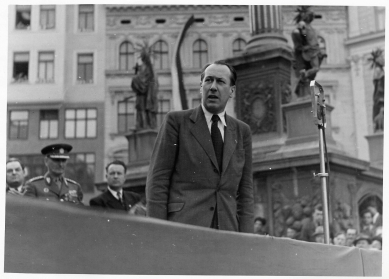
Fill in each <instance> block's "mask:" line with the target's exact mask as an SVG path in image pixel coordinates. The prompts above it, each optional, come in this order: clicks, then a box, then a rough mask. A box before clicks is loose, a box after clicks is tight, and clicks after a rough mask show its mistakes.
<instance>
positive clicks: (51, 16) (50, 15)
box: [40, 5, 55, 29]
mask: <svg viewBox="0 0 389 279" xmlns="http://www.w3.org/2000/svg"><path fill="white" fill-rule="evenodd" d="M40 7H41V10H40V25H41V29H53V28H55V5H41V6H40Z"/></svg>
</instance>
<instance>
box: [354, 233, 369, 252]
mask: <svg viewBox="0 0 389 279" xmlns="http://www.w3.org/2000/svg"><path fill="white" fill-rule="evenodd" d="M353 244H354V246H355V247H357V248H363V249H369V248H370V244H371V239H370V237H369V236H368V235H366V234H359V235H358V236H357V237H356V239H355V240H354V242H353Z"/></svg>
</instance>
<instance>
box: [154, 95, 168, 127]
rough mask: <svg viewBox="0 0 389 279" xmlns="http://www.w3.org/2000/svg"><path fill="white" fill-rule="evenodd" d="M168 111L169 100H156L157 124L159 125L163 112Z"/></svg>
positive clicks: (163, 115)
mask: <svg viewBox="0 0 389 279" xmlns="http://www.w3.org/2000/svg"><path fill="white" fill-rule="evenodd" d="M169 111H170V100H167V99H161V100H158V113H157V125H158V126H159V125H161V124H162V121H163V118H164V117H165V114H166V113H168V112H169Z"/></svg>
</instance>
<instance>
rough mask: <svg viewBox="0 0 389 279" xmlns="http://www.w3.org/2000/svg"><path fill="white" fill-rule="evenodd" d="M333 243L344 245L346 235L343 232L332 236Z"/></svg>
mask: <svg viewBox="0 0 389 279" xmlns="http://www.w3.org/2000/svg"><path fill="white" fill-rule="evenodd" d="M334 244H335V245H340V246H345V245H346V236H345V234H344V233H341V234H338V235H337V236H336V237H335V238H334Z"/></svg>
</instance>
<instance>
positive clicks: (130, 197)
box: [89, 190, 141, 211]
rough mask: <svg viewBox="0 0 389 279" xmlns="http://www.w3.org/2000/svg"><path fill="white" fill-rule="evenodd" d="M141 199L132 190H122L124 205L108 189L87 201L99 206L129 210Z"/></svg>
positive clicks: (91, 204)
mask: <svg viewBox="0 0 389 279" xmlns="http://www.w3.org/2000/svg"><path fill="white" fill-rule="evenodd" d="M140 199H141V197H140V195H139V194H137V193H133V192H128V191H123V202H124V206H123V205H122V204H121V203H120V201H119V200H118V199H117V198H115V197H114V196H113V195H112V194H111V192H110V191H109V190H106V191H105V192H104V193H102V194H100V195H99V196H97V197H95V198H93V199H91V200H90V201H89V205H90V206H99V207H102V208H105V209H117V210H124V211H129V210H130V209H131V207H132V206H134V205H135V204H136V203H137V202H139V201H140Z"/></svg>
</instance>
